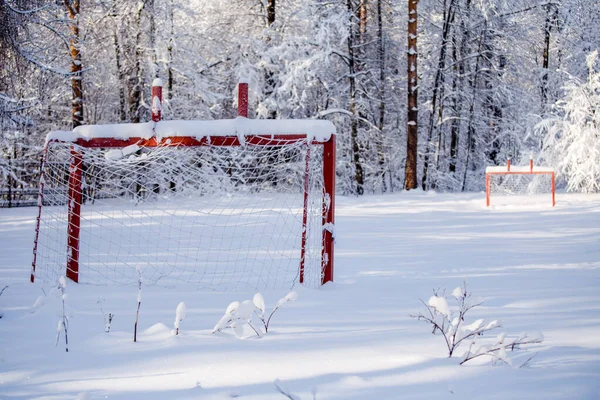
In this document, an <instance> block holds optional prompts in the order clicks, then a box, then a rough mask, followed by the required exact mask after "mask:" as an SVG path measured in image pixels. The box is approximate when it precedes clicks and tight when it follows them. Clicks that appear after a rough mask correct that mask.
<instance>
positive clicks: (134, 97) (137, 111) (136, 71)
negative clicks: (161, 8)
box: [129, 2, 146, 123]
mask: <svg viewBox="0 0 600 400" xmlns="http://www.w3.org/2000/svg"><path fill="white" fill-rule="evenodd" d="M145 7H146V2H142V3H141V4H140V7H139V8H138V10H137V13H136V20H135V28H136V33H135V44H134V46H135V48H134V54H135V55H134V57H135V59H134V67H133V71H132V72H131V75H130V78H129V90H130V92H129V118H130V121H131V122H133V123H139V122H141V120H142V110H141V105H142V90H143V78H142V66H141V62H142V55H143V50H142V43H141V42H142V12H143V11H144V8H145Z"/></svg>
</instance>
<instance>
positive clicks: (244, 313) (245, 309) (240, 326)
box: [213, 292, 298, 337]
mask: <svg viewBox="0 0 600 400" xmlns="http://www.w3.org/2000/svg"><path fill="white" fill-rule="evenodd" d="M297 297H298V295H297V294H296V292H290V293H288V294H287V295H286V296H284V297H282V298H281V299H279V301H278V302H277V304H276V305H275V307H274V308H273V311H271V314H269V317H268V318H265V299H264V298H263V296H262V295H261V294H260V293H256V294H255V295H254V298H253V299H252V301H250V300H244V301H243V302H241V303H240V302H239V301H234V302H233V303H231V304H229V306H228V307H227V310H226V311H225V314H224V315H223V316H222V317H221V319H220V320H219V322H217V325H215V327H214V329H213V333H216V332H221V331H222V330H223V329H226V328H232V329H233V331H234V332H235V334H236V335H237V336H238V337H241V336H242V335H243V333H244V325H248V326H249V327H250V328H251V329H252V330H253V331H254V333H256V336H258V337H261V336H262V335H263V334H266V333H267V332H268V331H269V324H270V322H271V318H272V317H273V314H274V313H275V311H277V310H278V309H279V308H281V306H283V305H284V304H285V303H289V302H292V301H294V300H296V298H297ZM253 315H256V316H258V318H259V319H260V321H261V322H262V325H263V328H264V333H263V332H262V330H261V329H259V328H257V327H255V326H254V325H253V323H252V317H253Z"/></svg>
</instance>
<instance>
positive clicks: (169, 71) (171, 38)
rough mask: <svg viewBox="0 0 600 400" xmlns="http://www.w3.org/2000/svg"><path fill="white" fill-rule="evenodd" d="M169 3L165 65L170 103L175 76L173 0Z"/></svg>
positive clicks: (168, 100)
mask: <svg viewBox="0 0 600 400" xmlns="http://www.w3.org/2000/svg"><path fill="white" fill-rule="evenodd" d="M169 4H170V5H171V6H170V7H169V19H170V21H169V22H170V25H171V33H170V35H169V45H168V46H167V52H168V57H169V61H168V63H169V65H168V66H167V103H168V104H169V105H170V102H171V100H172V99H173V84H174V81H175V78H174V76H173V45H174V44H175V18H174V16H173V14H174V5H173V0H170V3H169Z"/></svg>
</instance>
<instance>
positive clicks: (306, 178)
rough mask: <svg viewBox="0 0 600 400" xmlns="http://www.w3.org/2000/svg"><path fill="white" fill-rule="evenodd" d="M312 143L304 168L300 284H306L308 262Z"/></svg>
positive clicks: (308, 149) (307, 147)
mask: <svg viewBox="0 0 600 400" xmlns="http://www.w3.org/2000/svg"><path fill="white" fill-rule="evenodd" d="M309 174H310V143H306V166H305V167H304V211H303V213H302V247H301V250H300V283H304V262H305V260H306V235H307V234H308V232H307V229H306V228H307V222H308V192H309V190H310V179H309V178H310V176H309Z"/></svg>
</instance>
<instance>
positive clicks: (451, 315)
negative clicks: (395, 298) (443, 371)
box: [411, 283, 543, 365]
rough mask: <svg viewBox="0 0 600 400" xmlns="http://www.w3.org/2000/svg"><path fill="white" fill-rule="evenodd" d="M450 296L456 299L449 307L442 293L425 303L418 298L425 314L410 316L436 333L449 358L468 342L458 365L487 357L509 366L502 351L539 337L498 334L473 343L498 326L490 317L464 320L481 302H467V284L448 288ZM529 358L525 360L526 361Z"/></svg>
mask: <svg viewBox="0 0 600 400" xmlns="http://www.w3.org/2000/svg"><path fill="white" fill-rule="evenodd" d="M451 297H452V298H453V299H454V301H455V302H456V307H450V306H449V305H448V300H447V298H446V295H445V292H442V293H441V294H439V293H438V292H434V295H433V296H431V297H430V298H429V301H428V302H427V303H425V302H424V301H421V302H422V303H423V305H424V306H425V308H426V309H427V313H425V314H423V313H419V314H416V315H411V317H413V318H416V319H418V320H419V321H423V322H426V323H427V324H429V325H431V327H432V332H431V333H432V334H434V335H435V334H436V333H439V334H440V335H441V336H442V338H443V339H444V342H445V344H446V347H447V349H448V357H452V355H453V354H454V353H455V351H456V350H457V348H458V347H459V346H460V345H461V344H463V343H469V349H468V350H467V352H466V353H465V354H464V356H463V357H462V360H461V362H460V364H461V365H462V364H464V363H466V362H468V361H471V360H473V359H475V358H478V357H481V356H488V357H491V358H492V360H493V361H494V362H497V361H499V362H504V363H506V364H509V365H511V362H510V360H509V358H508V357H507V355H506V351H507V350H509V351H514V350H516V349H518V348H519V347H520V346H522V345H527V344H533V343H541V342H542V340H543V337H542V336H541V334H538V335H521V336H519V337H517V338H516V339H513V340H509V341H506V335H505V334H501V335H499V336H498V337H497V338H496V342H495V344H493V345H489V344H487V345H480V346H479V345H477V343H476V340H477V338H479V337H481V336H483V335H484V334H485V333H487V332H489V331H492V330H494V329H497V328H499V327H500V326H501V325H500V323H499V322H498V321H496V320H494V321H491V322H488V323H485V322H484V320H483V319H478V320H476V321H474V322H472V323H470V324H467V323H466V317H467V313H468V312H469V311H471V310H472V309H474V308H476V307H478V306H480V305H481V303H477V302H472V301H471V293H468V292H467V284H466V283H465V284H463V286H462V287H457V288H456V289H454V290H453V291H452V295H451ZM528 361H529V360H528Z"/></svg>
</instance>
